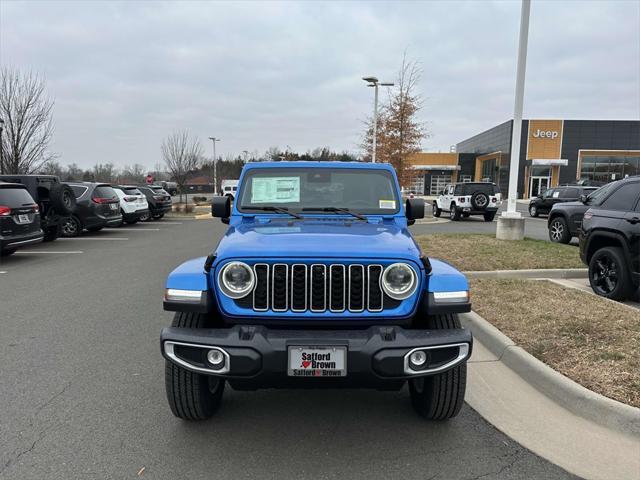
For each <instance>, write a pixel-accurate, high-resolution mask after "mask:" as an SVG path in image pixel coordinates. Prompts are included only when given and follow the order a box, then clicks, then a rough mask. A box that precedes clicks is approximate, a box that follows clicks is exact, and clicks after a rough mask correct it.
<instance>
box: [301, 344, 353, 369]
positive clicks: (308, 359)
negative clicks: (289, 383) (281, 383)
mask: <svg viewBox="0 0 640 480" xmlns="http://www.w3.org/2000/svg"><path fill="white" fill-rule="evenodd" d="M288 375H289V376H290V377H346V376H347V347H319V346H315V345H314V346H312V347H303V346H295V347H289V368H288Z"/></svg>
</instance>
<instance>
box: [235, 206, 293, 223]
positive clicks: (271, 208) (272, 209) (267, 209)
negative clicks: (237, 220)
mask: <svg viewBox="0 0 640 480" xmlns="http://www.w3.org/2000/svg"><path fill="white" fill-rule="evenodd" d="M240 210H261V211H263V212H275V213H286V214H287V215H291V216H292V217H294V218H298V219H300V220H303V219H304V217H301V216H300V215H298V214H297V213H293V212H290V211H289V209H288V208H287V207H274V206H271V205H268V206H266V207H249V206H245V205H243V206H241V207H240Z"/></svg>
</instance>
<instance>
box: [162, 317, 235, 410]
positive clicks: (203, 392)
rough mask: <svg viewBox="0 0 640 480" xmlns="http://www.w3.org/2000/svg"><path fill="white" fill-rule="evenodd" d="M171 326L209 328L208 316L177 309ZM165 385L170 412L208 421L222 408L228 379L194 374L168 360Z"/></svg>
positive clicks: (166, 362) (166, 361)
mask: <svg viewBox="0 0 640 480" xmlns="http://www.w3.org/2000/svg"><path fill="white" fill-rule="evenodd" d="M171 326H172V327H182V328H206V327H207V326H209V322H208V321H207V317H206V316H205V315H203V314H200V313H192V312H178V313H176V314H175V316H174V318H173V323H172V324H171ZM164 372H165V377H164V378H165V388H166V392H167V400H168V401H169V407H170V408H171V412H172V413H173V414H174V415H175V416H176V417H178V418H181V419H183V420H206V419H208V418H211V417H212V416H213V414H214V413H216V411H217V410H218V409H219V408H220V404H221V403H222V394H223V393H224V386H225V380H224V379H223V378H219V377H215V376H211V375H202V374H199V373H194V372H191V371H189V370H186V369H184V368H182V367H179V366H177V365H175V364H173V363H171V362H170V361H168V360H165V370H164Z"/></svg>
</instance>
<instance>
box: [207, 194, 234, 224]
mask: <svg viewBox="0 0 640 480" xmlns="http://www.w3.org/2000/svg"><path fill="white" fill-rule="evenodd" d="M211 216H212V217H218V218H221V219H222V223H229V217H230V216H231V199H230V198H229V197H213V199H212V200H211ZM225 220H226V221H225Z"/></svg>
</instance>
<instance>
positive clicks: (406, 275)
mask: <svg viewBox="0 0 640 480" xmlns="http://www.w3.org/2000/svg"><path fill="white" fill-rule="evenodd" d="M381 284H382V289H383V290H384V293H386V294H387V295H389V296H390V297H391V298H393V299H394V300H404V299H405V298H407V297H409V296H411V294H412V293H413V292H414V291H415V289H416V287H417V285H418V276H417V275H416V272H415V270H414V269H413V268H411V267H410V266H409V265H407V264H406V263H394V264H391V265H389V266H388V267H387V268H385V270H384V273H383V274H382V279H381Z"/></svg>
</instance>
